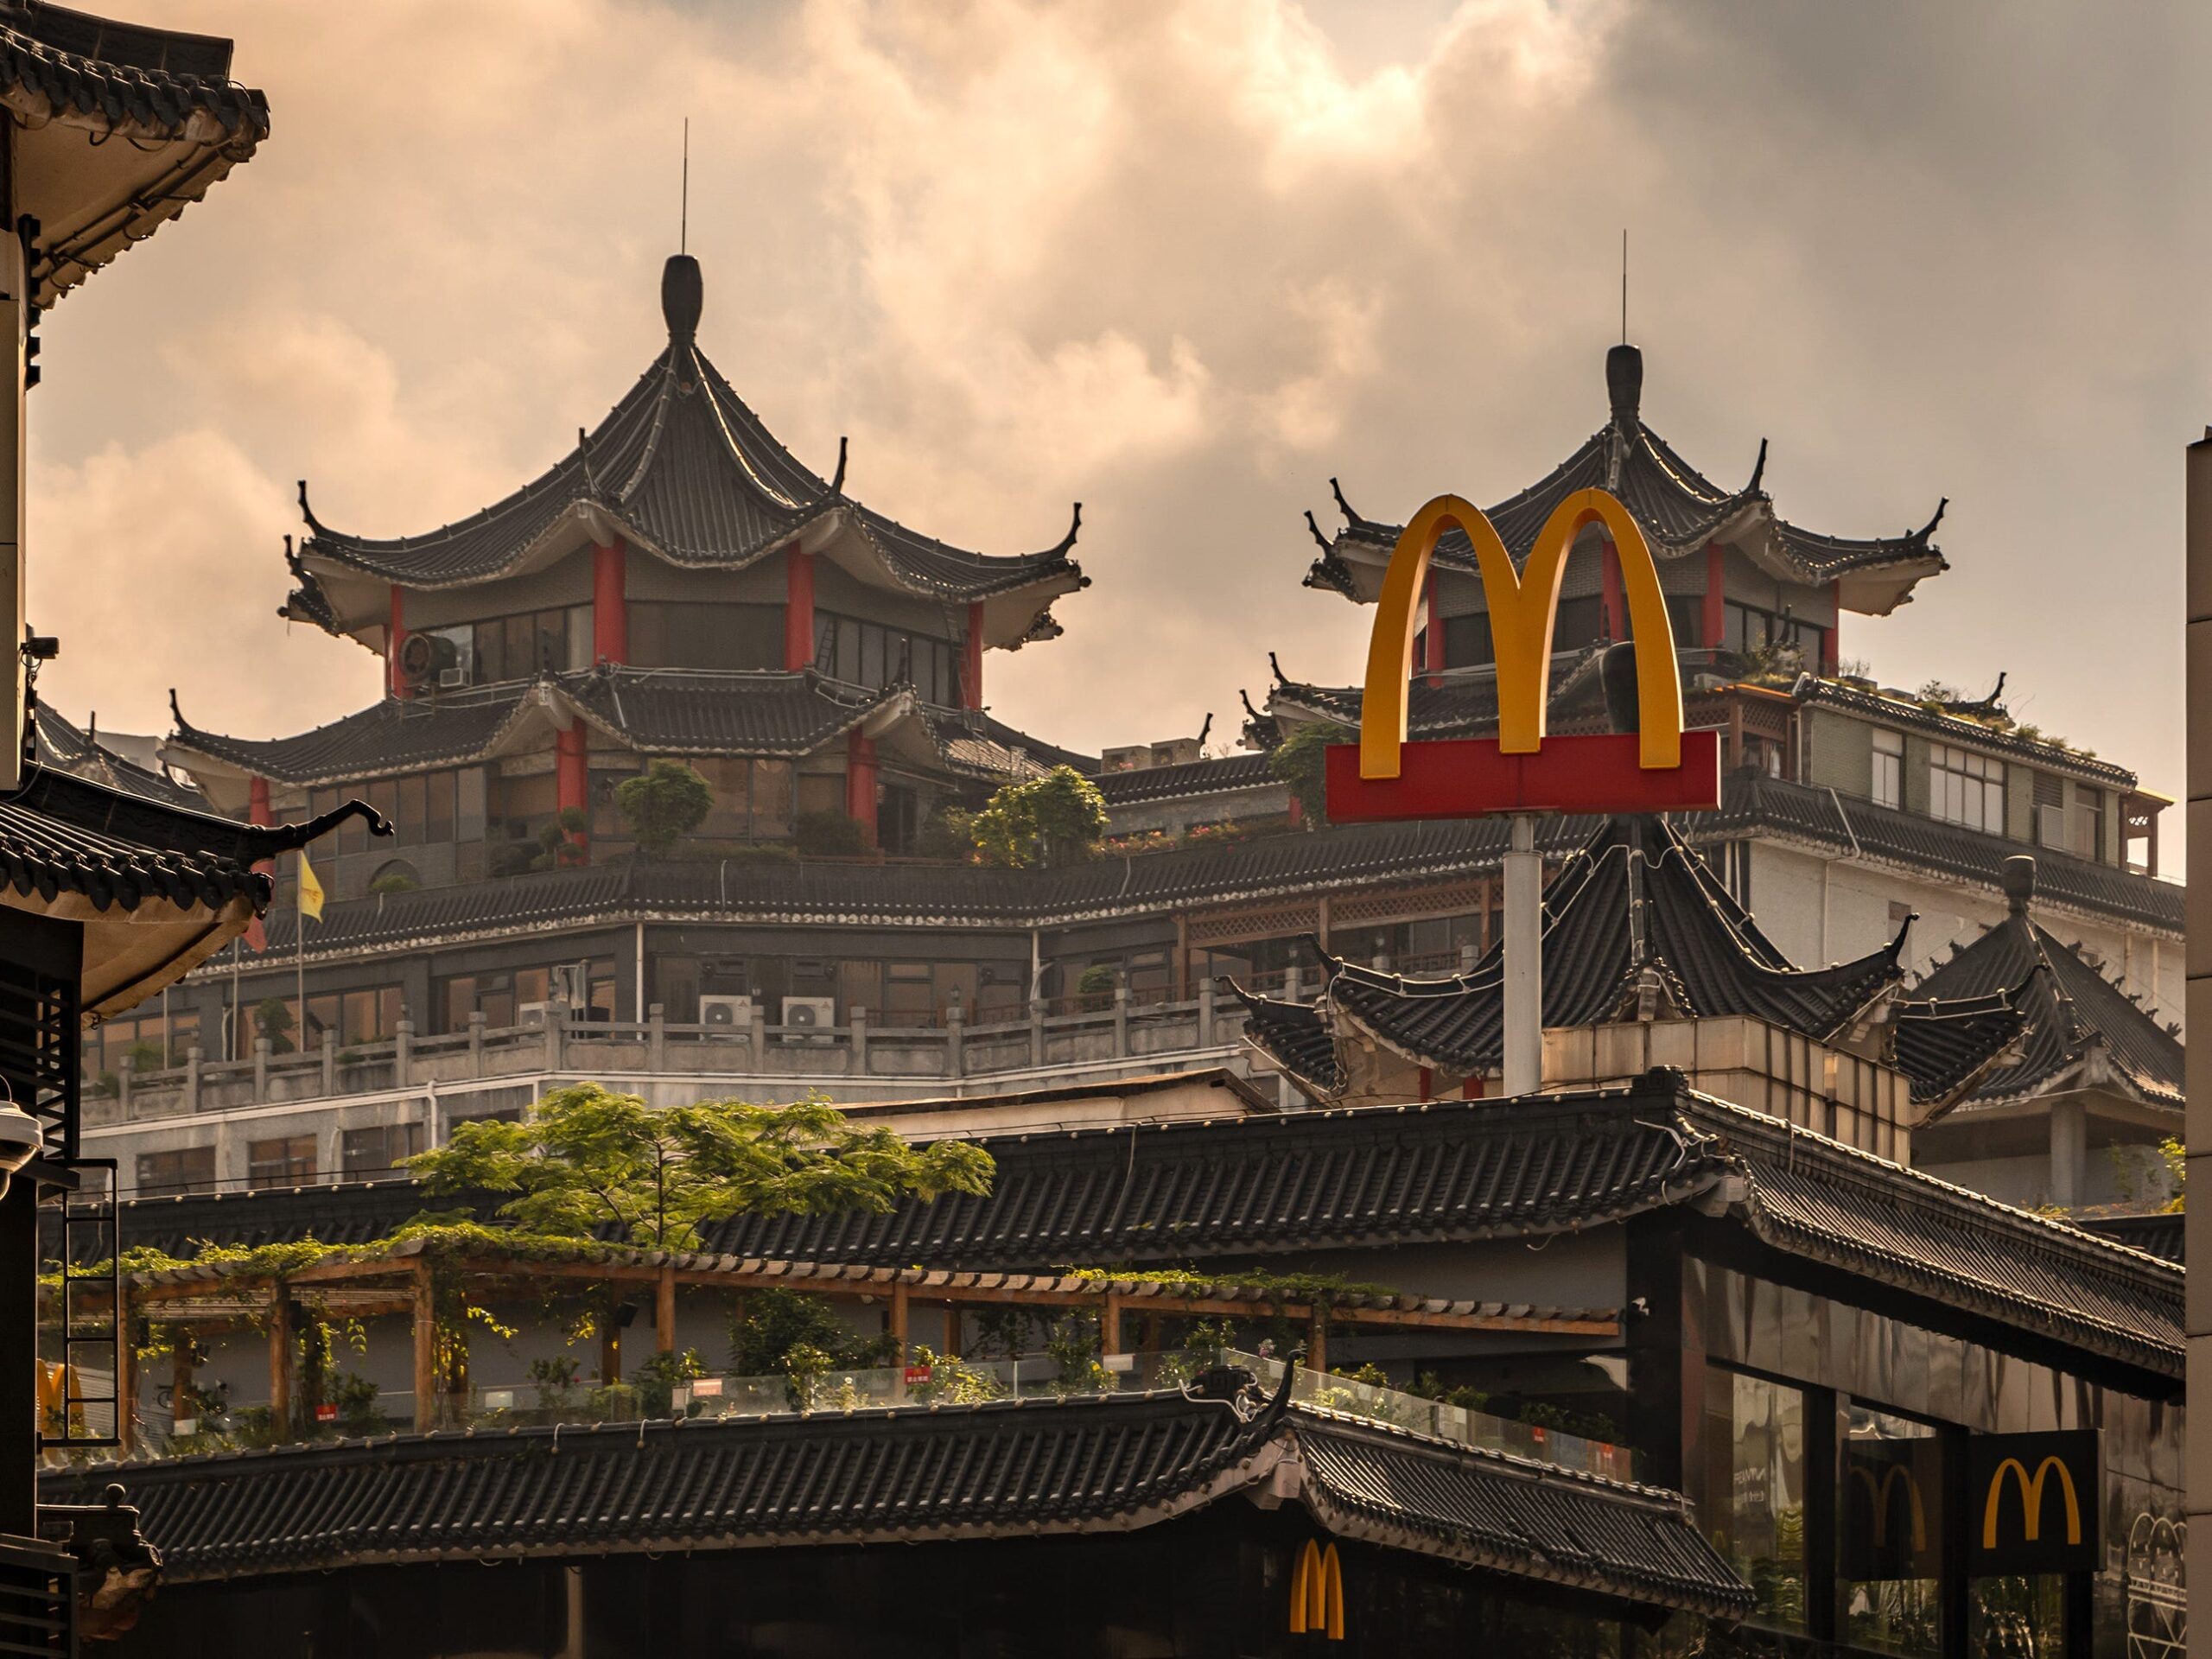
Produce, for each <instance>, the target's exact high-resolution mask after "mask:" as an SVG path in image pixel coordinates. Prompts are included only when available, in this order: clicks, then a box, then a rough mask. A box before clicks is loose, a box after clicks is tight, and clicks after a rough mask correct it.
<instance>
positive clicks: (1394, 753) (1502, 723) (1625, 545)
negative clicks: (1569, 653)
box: [1359, 490, 1682, 779]
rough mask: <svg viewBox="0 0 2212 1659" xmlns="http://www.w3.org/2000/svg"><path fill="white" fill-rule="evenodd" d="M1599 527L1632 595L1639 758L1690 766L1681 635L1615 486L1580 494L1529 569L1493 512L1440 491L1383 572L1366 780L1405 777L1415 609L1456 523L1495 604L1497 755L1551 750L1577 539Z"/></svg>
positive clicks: (1366, 713) (1363, 721)
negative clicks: (1555, 650) (1508, 545)
mask: <svg viewBox="0 0 2212 1659" xmlns="http://www.w3.org/2000/svg"><path fill="white" fill-rule="evenodd" d="M1588 524H1602V525H1604V526H1605V531H1606V533H1607V534H1608V535H1610V536H1611V537H1612V541H1613V547H1614V549H1615V550H1616V552H1617V553H1618V556H1619V558H1620V567H1621V580H1622V585H1623V587H1624V588H1625V590H1626V592H1627V595H1628V614H1629V631H1630V634H1631V635H1633V637H1634V639H1635V641H1636V688H1637V726H1638V737H1639V741H1638V744H1637V760H1638V763H1639V764H1640V765H1641V766H1643V768H1644V769H1645V770H1647V771H1657V770H1663V769H1666V768H1669V767H1675V766H1681V763H1682V687H1681V680H1680V678H1679V677H1677V674H1676V671H1675V634H1674V629H1673V628H1672V626H1669V622H1668V620H1667V600H1666V595H1665V594H1663V593H1662V591H1661V589H1660V587H1659V569H1658V567H1657V566H1656V564H1655V563H1652V558H1651V549H1650V546H1649V543H1646V542H1645V541H1644V539H1643V531H1642V530H1641V529H1640V528H1638V526H1637V522H1636V520H1635V518H1632V517H1631V516H1630V513H1629V511H1628V509H1627V508H1626V507H1624V506H1623V505H1621V503H1620V501H1619V500H1618V498H1616V497H1614V496H1612V495H1610V494H1608V493H1606V492H1605V491H1604V490H1577V491H1576V492H1575V493H1573V495H1570V496H1568V497H1567V499H1566V500H1564V501H1562V502H1560V504H1559V505H1558V506H1556V507H1554V509H1553V510H1552V515H1551V517H1550V518H1547V519H1546V520H1545V521H1544V527H1543V528H1542V529H1541V530H1540V531H1537V532H1536V540H1535V545H1534V546H1533V547H1531V548H1530V550H1529V562H1528V564H1527V566H1526V568H1525V569H1522V570H1519V571H1516V570H1515V569H1514V568H1513V560H1512V558H1511V556H1510V555H1509V554H1508V553H1507V552H1506V550H1505V543H1504V542H1503V540H1501V539H1500V538H1499V537H1498V533H1497V530H1496V529H1495V528H1494V527H1493V526H1492V525H1491V522H1490V520H1489V519H1488V518H1486V517H1484V513H1483V511H1482V509H1481V508H1479V507H1478V506H1475V505H1473V504H1472V503H1471V502H1467V501H1463V500H1461V499H1459V497H1458V496H1456V495H1440V496H1438V497H1437V498H1436V499H1434V500H1433V501H1431V502H1430V503H1429V504H1428V505H1427V506H1425V507H1423V508H1422V509H1421V511H1420V512H1417V513H1415V514H1414V518H1413V522H1412V523H1410V524H1408V525H1407V526H1406V527H1405V530H1404V531H1403V532H1402V533H1401V534H1400V536H1399V537H1398V544H1397V546H1396V547H1395V549H1394V550H1392V551H1391V554H1390V564H1389V569H1387V570H1386V571H1385V572H1384V573H1383V592H1382V594H1381V596H1380V597H1379V599H1378V600H1377V601H1376V616H1375V632H1373V634H1372V635H1371V636H1370V639H1369V642H1368V650H1367V683H1366V690H1365V694H1364V697H1363V701H1362V702H1361V704H1360V721H1359V775H1360V776H1361V777H1362V778H1366V779H1387V778H1395V777H1397V776H1398V775H1399V770H1400V753H1399V752H1400V750H1401V749H1402V747H1404V745H1405V741H1406V701H1407V699H1406V690H1407V683H1408V680H1410V679H1411V677H1412V676H1413V667H1414V610H1415V607H1416V605H1417V603H1418V601H1419V600H1420V598H1421V593H1422V591H1423V589H1424V588H1425V587H1426V586H1427V581H1428V568H1429V561H1430V558H1431V556H1433V554H1434V553H1435V551H1436V544H1437V543H1438V542H1439V541H1440V540H1441V539H1442V538H1443V536H1444V532H1445V531H1447V530H1450V529H1452V528H1453V527H1455V526H1456V527H1457V528H1458V529H1459V530H1460V531H1462V532H1464V533H1465V536H1466V537H1467V539H1468V541H1470V542H1471V543H1473V544H1474V549H1475V563H1476V569H1477V570H1478V572H1479V574H1480V575H1481V577H1482V584H1483V593H1484V596H1485V597H1486V598H1487V599H1488V601H1489V603H1490V619H1491V621H1490V626H1491V641H1492V644H1493V645H1494V646H1495V648H1496V650H1497V737H1498V749H1499V751H1500V753H1505V754H1534V753H1536V751H1537V750H1538V749H1540V748H1541V747H1542V746H1543V741H1544V712H1545V703H1546V702H1547V700H1548V695H1549V691H1550V683H1549V682H1550V678H1551V658H1552V625H1553V623H1554V620H1556V617H1557V613H1558V610H1559V593H1560V582H1562V581H1563V580H1564V579H1565V577H1566V575H1567V553H1568V551H1569V550H1571V549H1572V548H1573V545H1574V538H1575V537H1577V536H1579V535H1580V534H1581V533H1582V531H1583V528H1584V527H1585V526H1586V525H1588Z"/></svg>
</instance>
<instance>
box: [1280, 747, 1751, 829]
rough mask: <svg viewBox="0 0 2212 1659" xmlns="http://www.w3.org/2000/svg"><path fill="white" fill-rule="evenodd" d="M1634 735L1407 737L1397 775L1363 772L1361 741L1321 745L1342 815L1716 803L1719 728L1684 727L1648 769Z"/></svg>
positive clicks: (1375, 817) (1695, 807) (1333, 803)
mask: <svg viewBox="0 0 2212 1659" xmlns="http://www.w3.org/2000/svg"><path fill="white" fill-rule="evenodd" d="M1638 741H1639V740H1638V739H1637V735H1636V734H1634V733H1632V732H1631V733H1612V732H1606V733H1599V734H1592V735H1587V736H1580V737H1547V738H1546V739H1545V740H1544V746H1543V747H1541V749H1538V750H1537V751H1536V752H1535V753H1533V754H1507V753H1504V752H1503V751H1502V750H1501V749H1500V748H1499V747H1498V744H1497V739H1496V738H1486V737H1455V738H1446V739H1441V740H1439V741H1430V742H1420V743H1408V744H1407V745H1405V747H1403V748H1402V749H1401V750H1400V751H1399V754H1400V764H1399V771H1398V775H1397V776H1396V777H1395V778H1363V777H1361V776H1360V775H1359V745H1358V744H1357V743H1334V744H1332V745H1330V747H1328V749H1327V750H1326V751H1325V752H1324V754H1323V764H1324V766H1325V769H1326V770H1325V779H1326V783H1327V785H1328V801H1329V817H1331V818H1332V820H1333V821H1335V822H1336V823H1374V822H1381V821H1385V820H1392V819H1400V818H1479V817H1495V816H1498V815H1501V814H1506V813H1516V812H1699V811H1707V810H1711V809H1713V808H1714V807H1717V806H1719V804H1720V734H1719V733H1718V732H1684V733H1683V734H1682V764H1681V766H1673V767H1668V768H1665V769H1662V770H1654V771H1647V770H1645V769H1644V768H1643V766H1642V764H1641V763H1640V761H1639V760H1638V747H1637V746H1638Z"/></svg>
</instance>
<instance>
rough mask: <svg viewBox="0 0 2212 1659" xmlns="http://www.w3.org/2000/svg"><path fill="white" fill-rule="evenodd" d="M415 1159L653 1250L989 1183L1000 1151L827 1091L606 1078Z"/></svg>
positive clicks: (536, 1220)
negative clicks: (902, 1131)
mask: <svg viewBox="0 0 2212 1659" xmlns="http://www.w3.org/2000/svg"><path fill="white" fill-rule="evenodd" d="M407 1164H408V1166H409V1167H410V1169H412V1170H413V1171H414V1172H415V1173H416V1177H417V1178H418V1179H421V1181H422V1182H423V1185H424V1187H425V1189H426V1190H427V1191H428V1192H429V1193H430V1194H431V1195H432V1196H434V1197H446V1196H450V1195H452V1194H455V1193H462V1192H472V1191H479V1192H499V1193H512V1194H513V1195H514V1196H513V1197H512V1198H508V1199H507V1200H506V1202H505V1203H504V1204H502V1205H500V1206H499V1214H500V1215H502V1216H505V1217H508V1218H509V1219H510V1220H512V1221H515V1222H518V1223H519V1224H522V1225H523V1226H524V1227H525V1228H527V1229H529V1230H531V1231H532V1232H535V1233H540V1234H550V1235H554V1236H563V1237H569V1238H590V1237H594V1236H601V1234H603V1233H606V1232H608V1231H612V1232H613V1233H614V1234H616V1235H618V1236H620V1237H621V1238H622V1240H623V1241H624V1242H625V1243H631V1244H635V1245H639V1246H640V1247H642V1248H645V1249H669V1250H689V1249H697V1248H698V1247H699V1243H700V1234H701V1230H702V1228H704V1227H706V1226H707V1225H709V1224H712V1223H714V1222H717V1221H721V1220H723V1219H724V1218H726V1217H730V1216H734V1215H736V1214H738V1213H739V1212H740V1211H770V1212H775V1211H784V1212H793V1213H798V1214H802V1215H825V1214H834V1213H836V1212H838V1211H852V1210H863V1211H874V1212H875V1213H877V1214H880V1213H882V1212H884V1211H888V1210H889V1209H891V1208H892V1207H893V1205H896V1204H897V1203H898V1202H899V1200H900V1199H901V1198H907V1197H909V1196H914V1197H919V1198H923V1199H925V1200H926V1199H931V1198H935V1197H936V1196H937V1195H938V1193H940V1192H969V1193H982V1192H988V1191H989V1190H990V1181H991V1173H992V1163H991V1158H990V1154H988V1153H987V1152H985V1151H984V1150H983V1149H982V1147H978V1146H976V1145H973V1144H972V1143H970V1142H968V1141H930V1142H928V1143H926V1144H925V1145H921V1146H910V1145H908V1144H907V1143H906V1141H901V1140H900V1139H899V1137H898V1135H895V1134H893V1132H892V1131H891V1130H890V1129H888V1128H882V1127H880V1126H878V1127H874V1128H855V1127H854V1126H853V1125H852V1124H850V1123H849V1122H846V1120H845V1117H844V1115H843V1114H842V1113H841V1112H839V1111H837V1110H836V1109H835V1108H834V1107H832V1106H831V1105H830V1104H829V1102H828V1101H826V1100H824V1099H823V1098H821V1097H820V1096H810V1097H808V1098H807V1099H804V1100H801V1101H797V1102H794V1103H792V1104H791V1105H789V1106H754V1105H751V1104H749V1103H746V1102H744V1101H739V1100H709V1101H702V1102H700V1103H698V1104H696V1105H692V1106H670V1107H663V1108H658V1109H656V1108H653V1107H650V1106H648V1105H646V1104H645V1102H644V1101H642V1100H640V1099H639V1097H638V1096H635V1095H618V1094H616V1093H614V1092H613V1090H609V1089H605V1088H601V1086H600V1085H599V1084H575V1085H574V1086H572V1087H569V1088H567V1089H558V1090H554V1091H553V1092H552V1093H551V1094H549V1095H547V1096H545V1097H544V1098H543V1100H541V1101H539V1102H538V1103H537V1107H536V1108H535V1109H533V1110H532V1111H531V1115H530V1116H529V1117H527V1118H526V1119H524V1121H523V1122H519V1123H500V1122H489V1121H483V1122H469V1123H461V1124H459V1125H456V1126H455V1128H454V1131H453V1135H452V1139H451V1140H450V1141H448V1143H447V1144H446V1145H445V1146H442V1147H438V1148H437V1149H436V1150H435V1151H432V1152H424V1153H418V1154H416V1155H415V1156H414V1157H412V1158H410V1159H409V1160H407Z"/></svg>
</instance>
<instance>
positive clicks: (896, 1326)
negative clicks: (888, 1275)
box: [891, 1285, 909, 1366]
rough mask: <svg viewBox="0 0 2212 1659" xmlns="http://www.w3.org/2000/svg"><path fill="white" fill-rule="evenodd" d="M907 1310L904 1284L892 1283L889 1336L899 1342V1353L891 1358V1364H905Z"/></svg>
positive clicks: (906, 1351)
mask: <svg viewBox="0 0 2212 1659" xmlns="http://www.w3.org/2000/svg"><path fill="white" fill-rule="evenodd" d="M907 1311H908V1310H907V1306H906V1286H904V1285H893V1286H892V1287H891V1336H892V1339H893V1341H894V1342H896V1343H897V1344H899V1355H898V1357H897V1358H895V1359H893V1361H892V1362H891V1363H893V1365H902V1366H903V1365H904V1364H906V1355H907V1353H908V1351H909V1350H908V1347H907V1343H906V1336H907V1330H906V1316H907Z"/></svg>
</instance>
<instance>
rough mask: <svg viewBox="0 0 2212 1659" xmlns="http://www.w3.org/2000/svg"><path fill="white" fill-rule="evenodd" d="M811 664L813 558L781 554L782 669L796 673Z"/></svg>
mask: <svg viewBox="0 0 2212 1659" xmlns="http://www.w3.org/2000/svg"><path fill="white" fill-rule="evenodd" d="M813 660H814V555H812V554H811V553H802V552H800V551H799V550H798V548H797V547H796V546H792V547H787V548H785V550H784V668H785V671H786V672H789V673H794V674H795V673H797V672H798V671H799V670H800V669H802V668H804V667H805V666H806V665H807V664H809V663H811V662H812V661H813Z"/></svg>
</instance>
